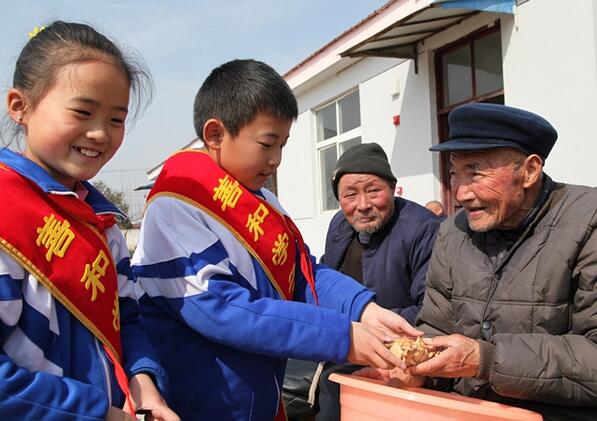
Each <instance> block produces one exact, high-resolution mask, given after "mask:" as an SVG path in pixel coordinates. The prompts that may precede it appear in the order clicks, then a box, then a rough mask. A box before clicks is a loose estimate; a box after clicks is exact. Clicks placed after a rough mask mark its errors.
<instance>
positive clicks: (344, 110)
mask: <svg viewBox="0 0 597 421" xmlns="http://www.w3.org/2000/svg"><path fill="white" fill-rule="evenodd" d="M338 105H339V109H340V133H345V132H347V131H349V130H352V129H354V128H356V127H359V126H360V125H361V107H360V101H359V91H355V92H353V93H352V94H350V95H347V96H345V97H344V98H342V99H341V100H340V101H338Z"/></svg>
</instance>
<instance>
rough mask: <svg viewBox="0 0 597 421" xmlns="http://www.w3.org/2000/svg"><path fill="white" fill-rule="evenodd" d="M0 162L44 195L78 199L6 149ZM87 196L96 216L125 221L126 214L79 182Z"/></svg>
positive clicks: (32, 165)
mask: <svg viewBox="0 0 597 421" xmlns="http://www.w3.org/2000/svg"><path fill="white" fill-rule="evenodd" d="M0 162H1V163H3V164H5V165H7V166H9V167H10V168H12V169H13V170H15V171H16V172H17V173H18V174H20V175H21V176H22V177H24V178H26V179H28V180H30V181H31V182H32V183H34V184H35V185H37V186H38V187H39V188H40V189H41V190H42V191H43V192H44V193H48V194H59V195H66V196H74V197H78V196H77V194H76V193H75V192H73V191H72V190H71V189H69V188H68V187H66V186H64V185H63V184H61V183H59V182H58V181H56V180H55V179H54V178H53V177H52V176H51V175H50V174H48V172H47V171H46V170H44V169H43V168H42V167H40V166H39V165H37V164H36V163H35V162H33V161H31V160H29V159H27V158H25V157H24V156H23V155H21V154H18V153H15V152H13V151H11V150H10V149H7V148H5V147H4V148H2V149H0ZM81 184H83V186H84V187H85V189H87V191H88V194H87V197H86V198H85V202H87V204H88V205H89V206H91V208H92V209H93V210H94V211H95V213H96V214H98V215H102V214H112V215H114V216H116V217H118V218H123V219H126V214H125V213H124V212H122V211H121V210H120V209H118V208H117V207H116V206H115V205H114V204H113V203H112V202H110V201H109V200H108V199H106V198H105V197H104V195H103V194H101V193H100V192H99V190H97V189H96V188H95V187H93V186H92V185H91V183H89V182H87V181H83V182H81Z"/></svg>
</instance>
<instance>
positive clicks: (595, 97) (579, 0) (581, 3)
mask: <svg viewBox="0 0 597 421" xmlns="http://www.w3.org/2000/svg"><path fill="white" fill-rule="evenodd" d="M503 22H504V21H503ZM596 23H597V2H596V1H594V0H574V1H570V2H562V1H559V0H531V1H528V2H526V3H524V4H522V5H521V6H520V7H519V8H518V11H517V14H516V15H515V17H514V19H510V20H509V21H505V22H504V24H503V27H502V33H503V35H504V36H503V38H504V41H505V42H504V45H505V49H504V88H505V92H506V103H507V104H508V105H512V106H515V107H521V108H526V109H529V110H532V111H535V112H537V113H538V114H540V115H542V116H543V117H545V118H546V119H547V120H548V121H550V122H551V123H552V124H553V125H554V127H555V128H556V130H557V131H558V135H559V137H558V141H557V142H556V144H555V146H554V148H553V150H552V152H551V154H550V156H549V158H548V159H547V162H546V166H545V171H546V172H547V173H548V174H549V175H550V176H551V177H552V178H554V179H555V180H558V181H563V182H568V183H574V184H586V185H590V186H596V185H597V166H596V165H595V157H596V156H597V28H596Z"/></svg>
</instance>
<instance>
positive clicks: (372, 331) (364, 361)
mask: <svg viewBox="0 0 597 421" xmlns="http://www.w3.org/2000/svg"><path fill="white" fill-rule="evenodd" d="M386 339H388V336H387V335H386V334H385V333H384V332H382V331H381V330H379V329H376V328H375V327H372V326H366V325H364V324H363V323H358V322H352V324H351V328H350V350H349V351H348V357H347V359H348V361H350V362H351V363H353V364H359V365H370V366H374V367H379V368H393V367H395V366H398V367H402V368H404V363H403V362H402V361H401V360H400V358H398V357H397V356H396V355H394V354H392V353H391V352H390V350H389V349H388V348H387V347H386V346H385V345H384V341H385V340H386Z"/></svg>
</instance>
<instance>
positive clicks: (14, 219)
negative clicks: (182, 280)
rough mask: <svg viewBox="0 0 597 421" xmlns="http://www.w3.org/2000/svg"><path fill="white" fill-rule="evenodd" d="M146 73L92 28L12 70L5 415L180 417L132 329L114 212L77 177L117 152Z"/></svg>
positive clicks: (62, 28)
mask: <svg viewBox="0 0 597 421" xmlns="http://www.w3.org/2000/svg"><path fill="white" fill-rule="evenodd" d="M146 76H147V73H146V72H144V71H143V70H142V69H140V68H139V67H138V66H135V65H133V64H132V63H131V61H130V60H129V59H126V58H125V57H124V56H123V54H122V53H121V51H120V50H119V49H118V48H117V47H116V46H115V45H114V44H113V43H112V42H111V41H110V40H109V39H107V38H106V37H105V36H103V35H102V34H99V33H98V32H97V31H95V30H94V29H93V28H91V27H89V26H87V25H82V24H76V23H66V22H60V21H57V22H54V23H53V24H51V25H50V26H48V27H47V28H46V29H45V30H42V31H41V32H39V33H38V34H37V35H35V36H34V37H33V38H32V39H31V40H30V41H29V42H28V43H27V45H26V46H25V47H24V48H23V51H22V52H21V54H20V56H19V58H18V60H17V63H16V69H15V73H14V80H13V87H12V88H11V89H9V91H8V95H7V106H8V115H9V117H10V119H11V120H13V121H14V122H16V123H17V124H18V125H19V126H20V129H21V130H22V133H23V137H24V141H25V142H24V143H25V145H24V150H23V152H22V154H17V153H14V152H12V151H10V150H8V149H6V148H3V149H0V208H1V209H2V217H1V218H0V346H1V350H0V396H1V397H0V414H2V418H3V419H15V420H16V419H35V420H41V419H43V420H74V419H86V420H87V419H94V420H95V419H97V420H104V419H106V420H132V419H133V417H132V415H128V414H132V412H134V411H140V412H144V413H146V414H149V416H148V418H150V417H152V419H163V420H178V417H177V416H176V415H175V414H174V413H173V412H172V411H171V410H170V409H169V408H168V407H167V406H166V404H165V403H164V400H163V399H162V397H161V394H160V392H158V388H159V389H160V390H163V387H164V385H165V376H164V372H163V369H162V368H161V367H160V365H159V364H158V359H157V358H156V356H155V353H154V351H153V349H152V348H151V347H150V346H149V345H148V343H147V341H146V338H145V336H144V334H143V333H142V331H141V329H140V328H139V326H138V323H137V303H136V301H135V299H134V284H133V280H132V276H131V272H130V267H129V257H128V252H127V248H126V244H125V241H124V238H123V236H122V234H121V233H120V231H119V229H118V227H117V226H116V225H115V216H122V214H121V213H120V211H119V210H118V209H117V208H116V207H115V206H114V205H113V204H111V203H110V202H108V201H107V200H106V199H105V198H104V197H103V196H102V195H101V194H100V193H99V192H98V191H97V190H96V189H94V188H93V186H92V185H91V184H89V183H88V182H87V181H85V180H88V179H90V178H92V177H93V176H95V175H96V174H97V172H98V171H99V170H100V169H101V168H102V166H103V165H104V164H106V162H108V161H109V160H110V158H111V157H112V156H113V155H114V153H115V152H116V150H117V149H118V148H119V147H120V145H121V143H122V139H123V136H124V127H125V121H126V118H127V113H128V107H129V92H130V91H132V92H133V93H139V92H140V89H141V88H142V87H143V86H142V85H143V84H142V82H143V81H145V82H147V81H148V80H143V78H144V77H146ZM154 382H155V383H156V384H157V387H156V385H155V384H154ZM127 383H128V384H127ZM129 387H130V391H129ZM125 396H128V399H126V402H127V403H126V404H125ZM119 408H124V410H121V409H119Z"/></svg>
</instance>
